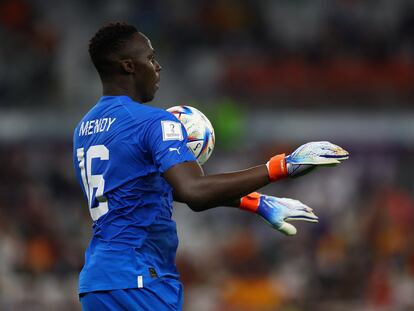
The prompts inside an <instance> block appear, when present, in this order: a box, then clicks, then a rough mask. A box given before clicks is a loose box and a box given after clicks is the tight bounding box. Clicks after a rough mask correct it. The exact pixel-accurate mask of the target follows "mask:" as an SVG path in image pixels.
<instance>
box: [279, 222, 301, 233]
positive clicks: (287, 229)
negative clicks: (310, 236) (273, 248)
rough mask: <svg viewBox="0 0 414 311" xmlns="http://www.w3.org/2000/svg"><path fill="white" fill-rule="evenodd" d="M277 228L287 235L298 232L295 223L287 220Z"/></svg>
mask: <svg viewBox="0 0 414 311" xmlns="http://www.w3.org/2000/svg"><path fill="white" fill-rule="evenodd" d="M276 229H277V230H278V231H280V232H282V233H283V234H286V235H295V234H296V233H297V232H298V230H297V229H296V228H295V226H294V225H292V224H289V223H287V222H282V223H281V224H280V226H279V227H278V228H276Z"/></svg>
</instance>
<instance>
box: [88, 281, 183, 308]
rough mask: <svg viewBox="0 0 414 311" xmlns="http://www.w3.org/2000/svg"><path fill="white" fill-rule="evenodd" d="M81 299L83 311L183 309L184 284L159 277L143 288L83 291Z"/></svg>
mask: <svg viewBox="0 0 414 311" xmlns="http://www.w3.org/2000/svg"><path fill="white" fill-rule="evenodd" d="M80 301H81V304H82V310H83V311H101V310H102V311H112V310H116V311H118V310H134V311H135V310H137V311H138V310H143V311H144V310H145V311H181V310H182V308H183V301H184V298H183V285H182V284H181V283H180V282H179V281H176V280H172V281H170V280H165V279H162V278H159V279H157V280H155V281H153V282H152V283H150V284H148V285H147V286H145V287H143V288H129V289H117V290H107V291H96V292H89V293H83V294H80Z"/></svg>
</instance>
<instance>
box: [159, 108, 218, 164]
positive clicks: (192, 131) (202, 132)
mask: <svg viewBox="0 0 414 311" xmlns="http://www.w3.org/2000/svg"><path fill="white" fill-rule="evenodd" d="M167 111H169V112H171V113H172V114H173V115H174V116H175V117H176V118H177V119H178V120H180V121H181V123H182V124H183V125H184V127H185V129H186V130H187V136H188V142H187V146H188V148H189V149H190V150H191V151H192V152H193V154H194V156H195V157H196V159H197V161H198V163H199V164H200V165H203V164H204V163H206V162H207V160H208V158H209V157H210V156H211V154H212V153H213V149H214V142H215V135H214V128H213V126H212V125H211V123H210V121H209V120H208V118H207V117H206V116H205V115H204V114H203V113H202V112H201V111H200V110H198V109H196V108H194V107H190V106H174V107H171V108H168V109H167Z"/></svg>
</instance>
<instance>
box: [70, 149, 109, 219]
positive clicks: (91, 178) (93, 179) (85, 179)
mask: <svg viewBox="0 0 414 311" xmlns="http://www.w3.org/2000/svg"><path fill="white" fill-rule="evenodd" d="M76 156H77V158H78V164H79V168H80V173H81V178H82V183H83V187H84V188H85V193H86V197H87V199H88V205H89V211H90V213H91V217H92V219H93V221H96V220H98V219H99V218H100V217H101V216H102V215H105V214H106V213H107V212H108V201H107V199H106V198H105V197H104V195H103V193H104V188H105V179H104V178H103V176H102V175H93V174H92V160H93V159H100V160H101V161H105V160H109V150H108V148H106V147H105V146H104V145H96V146H91V147H89V149H88V150H87V151H86V167H85V150H84V148H78V149H77V150H76ZM94 189H96V193H95V195H94ZM94 198H95V199H96V201H98V205H97V206H92V204H93V203H94V202H95V200H94ZM95 205H96V204H95Z"/></svg>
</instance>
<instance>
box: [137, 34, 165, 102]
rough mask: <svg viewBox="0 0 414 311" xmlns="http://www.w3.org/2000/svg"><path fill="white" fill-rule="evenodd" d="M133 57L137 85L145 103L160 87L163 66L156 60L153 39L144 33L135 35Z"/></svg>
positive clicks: (152, 97)
mask: <svg viewBox="0 0 414 311" xmlns="http://www.w3.org/2000/svg"><path fill="white" fill-rule="evenodd" d="M130 44H131V45H130V46H131V59H132V61H133V63H134V67H135V71H134V73H133V74H134V80H135V86H136V88H137V90H138V91H139V94H140V95H141V97H142V98H141V100H142V102H143V103H145V102H149V101H151V100H153V99H154V96H155V92H156V91H157V90H158V88H159V82H160V71H161V66H160V64H159V63H158V62H157V61H156V60H155V51H154V49H153V48H152V45H151V41H150V40H149V39H148V38H147V37H145V36H144V35H143V34H141V33H139V34H136V35H134V37H133V39H132V40H131V43H130Z"/></svg>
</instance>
